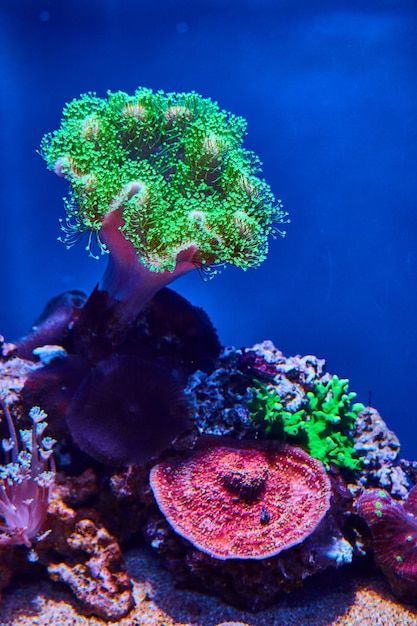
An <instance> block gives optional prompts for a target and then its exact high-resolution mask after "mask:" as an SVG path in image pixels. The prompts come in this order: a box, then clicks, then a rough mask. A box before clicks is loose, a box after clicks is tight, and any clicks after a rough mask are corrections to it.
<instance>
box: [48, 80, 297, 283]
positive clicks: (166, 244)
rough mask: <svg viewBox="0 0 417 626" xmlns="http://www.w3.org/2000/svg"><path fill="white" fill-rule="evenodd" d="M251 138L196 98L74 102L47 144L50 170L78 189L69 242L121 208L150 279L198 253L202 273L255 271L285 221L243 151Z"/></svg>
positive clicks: (91, 97)
mask: <svg viewBox="0 0 417 626" xmlns="http://www.w3.org/2000/svg"><path fill="white" fill-rule="evenodd" d="M245 130H246V122H245V120H244V119H243V118H241V117H236V116H234V115H231V114H229V113H226V112H225V111H223V110H221V109H219V107H218V105H217V104H216V103H214V102H212V101H211V100H209V99H205V98H202V97H201V96H199V95H197V94H196V93H194V92H191V93H179V94H176V93H167V94H165V93H164V92H162V91H158V92H156V93H153V92H152V91H151V90H150V89H145V88H140V89H138V90H137V91H136V92H135V94H134V95H133V96H129V95H128V94H126V93H124V92H121V91H119V92H116V93H111V92H108V94H107V100H105V99H102V98H99V97H97V96H96V95H95V94H93V93H88V94H85V95H83V96H81V97H80V98H79V99H75V100H73V101H72V102H70V103H69V104H67V105H66V107H65V109H64V111H63V120H62V124H61V127H60V128H59V130H57V131H55V132H54V133H50V134H48V135H45V137H44V138H43V140H42V144H41V154H42V156H43V157H44V159H45V160H46V162H47V165H48V167H49V169H51V170H54V171H55V172H56V173H57V174H59V175H60V176H63V177H64V178H65V179H66V180H67V181H68V182H69V184H70V186H71V198H70V200H69V201H67V202H66V210H67V221H66V225H64V226H63V230H64V232H65V234H66V237H65V243H67V245H72V244H73V243H74V242H75V241H76V240H77V239H78V238H79V235H80V233H83V232H84V231H86V230H87V231H90V233H96V234H97V233H98V232H99V231H100V228H101V225H102V222H103V220H104V218H105V217H106V215H108V214H109V212H111V211H114V210H117V209H121V210H122V217H123V225H122V227H121V231H122V233H123V235H124V237H125V238H126V239H127V240H128V241H130V242H131V243H132V244H133V246H134V248H135V250H136V253H137V255H138V257H139V259H140V261H141V262H142V263H143V264H144V265H145V266H146V267H147V268H148V269H150V270H152V271H165V270H166V271H169V272H171V271H173V270H174V268H175V264H176V259H177V255H178V254H179V253H180V252H181V251H182V250H184V249H186V248H188V247H189V246H190V245H195V246H196V247H197V249H198V262H199V265H200V266H204V265H213V264H218V263H229V264H232V265H235V266H237V267H240V268H242V269H247V268H249V267H257V266H258V265H259V264H260V263H261V262H262V261H263V260H264V259H265V256H266V253H267V248H268V235H270V234H272V235H274V234H275V233H279V234H284V233H283V232H281V231H280V230H279V229H278V228H277V224H279V223H283V222H285V217H286V214H285V213H284V212H283V210H282V204H281V202H280V201H279V200H278V201H275V199H274V196H273V194H272V192H271V189H270V187H269V186H268V185H267V184H266V182H265V181H264V180H262V179H260V178H258V177H257V176H256V174H257V172H258V171H259V170H260V162H259V160H258V159H257V157H255V156H254V155H253V154H252V153H251V152H248V151H247V150H245V149H244V148H242V146H241V144H242V140H243V137H244V135H245Z"/></svg>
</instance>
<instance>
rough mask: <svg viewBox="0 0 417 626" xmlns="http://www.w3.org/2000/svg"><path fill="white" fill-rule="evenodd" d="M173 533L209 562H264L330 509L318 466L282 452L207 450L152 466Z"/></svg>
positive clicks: (289, 450) (286, 449)
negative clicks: (209, 560) (204, 554)
mask: <svg viewBox="0 0 417 626" xmlns="http://www.w3.org/2000/svg"><path fill="white" fill-rule="evenodd" d="M150 484H151V488H152V491H153V494H154V496H155V499H156V501H157V503H158V506H159V508H160V510H161V511H162V513H163V514H164V515H165V517H166V519H167V520H168V522H169V523H170V525H171V526H172V527H173V529H174V530H175V531H176V532H177V533H178V534H179V535H181V536H182V537H184V538H185V539H187V540H188V541H190V542H191V543H192V544H193V545H194V546H195V547H197V548H199V549H200V550H201V551H202V552H205V553H206V554H209V555H210V556H212V557H214V558H216V559H221V560H225V559H265V558H268V557H271V556H274V555H276V554H279V553H280V552H281V551H282V550H286V549H288V548H290V547H292V546H294V545H297V544H299V543H301V542H302V541H303V540H304V539H306V538H307V537H308V536H309V535H311V533H312V532H313V531H314V530H315V528H316V527H317V525H318V524H319V522H320V521H321V520H322V519H323V517H324V515H325V514H326V512H327V510H328V508H329V505H330V490H331V489H330V482H329V479H328V476H327V474H326V471H325V469H324V466H323V465H322V463H320V461H317V460H316V459H313V458H312V457H310V456H309V455H308V454H307V453H306V452H304V451H303V450H301V449H299V448H294V447H293V446H289V445H286V444H274V446H272V447H271V446H263V445H262V444H261V443H259V442H257V443H256V445H253V444H248V443H247V444H245V445H239V446H238V445H231V446H211V447H208V448H205V449H202V450H197V451H194V452H192V453H190V454H188V455H187V456H185V457H181V458H176V459H172V460H168V461H165V462H162V463H159V464H158V465H156V466H155V467H154V468H153V469H152V470H151V474H150Z"/></svg>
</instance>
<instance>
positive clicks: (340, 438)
mask: <svg viewBox="0 0 417 626" xmlns="http://www.w3.org/2000/svg"><path fill="white" fill-rule="evenodd" d="M348 385H349V381H348V380H347V379H339V378H338V377H337V376H333V377H332V378H331V379H330V380H329V381H327V382H321V381H316V382H315V383H314V384H313V390H312V391H308V392H307V393H306V398H305V402H304V406H303V407H302V408H301V409H300V410H298V411H296V412H293V413H292V412H291V411H288V410H287V408H286V406H285V402H284V401H283V399H282V398H280V396H279V395H278V393H277V392H276V390H275V389H274V388H273V387H269V386H267V385H265V384H263V383H260V382H258V383H257V387H256V388H254V389H252V392H253V395H252V399H251V400H250V402H249V410H250V411H251V417H252V419H253V421H254V422H255V423H256V424H258V425H260V426H262V427H263V429H264V432H265V434H266V435H267V436H268V437H273V438H276V439H282V440H287V441H289V442H292V443H298V444H300V445H302V446H304V447H305V448H306V449H307V450H308V452H309V453H310V454H311V456H313V457H315V458H316V459H319V460H320V461H322V462H323V463H324V465H325V466H326V467H329V464H330V463H333V464H334V465H337V466H338V467H345V468H348V469H351V470H356V469H359V468H360V467H361V461H360V459H358V458H357V456H356V453H355V449H354V441H353V439H352V437H351V433H352V430H353V426H354V423H355V421H356V418H357V416H358V413H359V412H360V411H362V410H363V409H364V408H365V407H364V406H363V404H360V403H355V404H353V405H352V400H353V399H354V398H355V397H356V394H355V393H353V392H349V391H348Z"/></svg>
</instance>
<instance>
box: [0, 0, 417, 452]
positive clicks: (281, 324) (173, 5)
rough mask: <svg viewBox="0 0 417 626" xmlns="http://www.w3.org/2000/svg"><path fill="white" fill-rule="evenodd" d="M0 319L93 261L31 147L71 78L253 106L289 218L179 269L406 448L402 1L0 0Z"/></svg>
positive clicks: (408, 5) (211, 300)
mask: <svg viewBox="0 0 417 626" xmlns="http://www.w3.org/2000/svg"><path fill="white" fill-rule="evenodd" d="M0 7H1V11H0V17H1V22H0V84H1V99H0V116H1V117H0V124H1V139H0V150H1V153H0V172H1V190H2V193H1V230H0V233H1V235H0V237H1V238H0V257H1V258H0V268H1V307H0V332H2V333H3V334H4V335H5V336H6V337H7V339H9V340H11V339H13V338H16V337H18V336H19V335H22V334H24V333H25V332H26V331H27V330H28V329H29V327H30V326H31V324H32V322H33V320H34V318H35V317H36V316H37V315H38V314H39V313H40V311H41V310H42V309H43V306H44V304H45V303H46V301H47V300H48V299H49V298H50V297H52V296H54V295H57V294H59V293H61V292H62V291H65V290H67V289H72V288H81V289H83V290H85V291H87V292H88V291H90V290H91V288H92V287H93V286H94V284H95V283H96V282H97V280H98V278H99V276H100V274H101V272H102V271H103V268H104V262H105V261H104V260H103V261H100V262H95V261H92V260H90V259H88V258H87V256H86V254H85V252H84V250H83V247H82V246H79V247H78V248H74V249H72V250H71V251H66V250H65V248H64V246H62V245H61V244H59V243H58V242H57V241H56V238H57V236H58V235H59V230H58V218H59V217H60V216H62V215H63V209H62V201H61V197H62V196H63V195H65V194H66V192H67V188H66V184H65V183H64V182H63V181H62V180H60V179H58V178H57V177H56V176H54V175H53V174H51V173H49V172H47V171H46V169H45V166H44V163H43V161H42V159H41V158H40V157H39V156H38V155H37V154H36V152H35V151H36V149H37V148H38V146H39V142H40V139H41V137H42V135H43V134H44V133H45V132H47V131H50V130H54V129H56V128H57V127H58V125H59V123H60V116H61V110H62V107H63V105H64V103H65V102H66V101H68V100H70V99H72V98H73V97H77V96H78V95H79V94H80V93H83V92H86V91H90V90H91V91H97V92H98V94H99V95H100V96H104V95H105V92H106V90H107V89H111V90H114V91H116V90H118V89H122V90H124V91H127V92H133V91H134V90H135V88H136V87H137V86H139V85H141V86H146V87H150V88H153V89H164V90H166V91H188V90H192V89H194V90H195V91H197V92H199V93H201V94H202V95H203V96H210V97H212V98H213V99H215V100H217V101H218V102H219V104H220V105H221V107H223V108H225V109H227V110H230V111H232V112H234V113H236V114H239V115H242V116H244V117H245V118H246V119H247V120H248V133H249V134H248V137H247V142H246V146H247V147H248V148H249V149H251V150H254V151H255V152H256V153H257V154H259V156H260V157H261V159H262V161H263V162H264V175H265V178H266V179H267V180H268V182H269V183H270V184H271V185H272V188H273V190H274V192H275V194H276V196H277V197H280V198H282V199H283V201H284V203H285V207H286V209H287V210H288V211H289V212H290V214H291V219H292V223H291V224H290V226H289V227H288V234H287V237H286V239H285V240H283V241H281V240H279V241H276V242H272V244H271V250H270V254H269V258H268V260H267V261H266V262H265V264H264V265H263V266H262V267H261V268H260V269H258V270H256V271H248V272H246V273H243V272H240V271H237V270H232V269H227V270H226V271H225V272H224V273H223V275H222V276H221V277H219V278H216V279H214V280H213V281H212V282H210V283H203V282H202V281H201V279H200V278H199V275H198V274H197V273H193V274H191V275H188V276H186V277H184V278H182V279H180V280H179V281H177V282H176V283H175V285H174V286H175V288H176V289H177V290H178V291H179V292H180V293H182V294H183V295H185V296H186V297H188V298H189V299H190V300H191V301H192V302H193V303H194V304H199V305H201V306H203V307H204V308H205V309H206V310H207V312H208V313H209V315H210V316H211V318H212V320H213V322H214V323H215V325H216V326H217V328H218V330H219V334H220V338H221V340H222V342H223V343H224V344H227V345H235V346H238V347H240V346H242V345H247V346H248V345H251V344H252V343H254V342H256V341H261V340H263V339H266V338H270V339H272V340H273V341H274V342H275V344H276V345H277V346H278V347H279V348H280V349H281V350H282V351H283V352H284V353H285V354H286V355H288V356H289V355H292V354H295V353H301V354H307V353H314V354H317V355H318V356H320V357H324V358H326V360H327V362H328V369H329V371H331V372H333V373H337V374H339V375H340V376H342V377H348V378H350V380H351V388H352V389H354V390H356V391H357V392H358V395H359V399H360V400H361V401H364V402H365V403H367V402H368V397H369V396H368V394H369V390H372V404H373V405H374V406H375V407H376V408H378V409H379V410H380V412H381V414H382V416H383V418H384V419H385V420H386V421H387V422H388V424H389V426H390V427H391V428H393V429H394V430H395V431H396V433H397V434H398V435H399V437H400V438H401V440H402V444H403V454H404V455H405V456H407V457H408V458H413V459H415V458H417V446H416V434H415V431H416V423H417V420H416V406H415V405H416V382H417V372H416V368H417V358H416V348H417V331H416V318H417V291H416V285H417V250H416V226H417V224H416V221H417V217H416V198H417V177H416V160H417V147H416V139H417V108H416V105H417V82H416V81H417V36H416V33H417V10H416V3H415V2H414V1H406V0H392V1H387V0H385V1H384V0H379V1H373V0H367V1H366V2H363V1H362V0H361V1H356V2H355V1H352V0H349V1H347V0H346V1H343V2H342V1H339V2H337V0H332V1H328V2H326V1H314V0H305V1H304V2H302V1H300V0H286V1H280V0H251V1H250V0H246V1H244V0H241V1H239V0H229V1H220V0H217V1H215V0H207V1H206V2H196V1H195V0H188V1H187V0H178V1H175V2H174V1H171V0H166V1H161V2H158V1H157V0H153V1H151V0H148V1H147V2H144V1H141V0H112V1H110V0H107V1H105V0H94V1H85V0H59V1H58V0H57V1H51V0H50V1H48V0H43V1H40V0H30V1H29V0H27V1H20V0H19V1H17V0H9V1H5V0H2V1H1V2H0Z"/></svg>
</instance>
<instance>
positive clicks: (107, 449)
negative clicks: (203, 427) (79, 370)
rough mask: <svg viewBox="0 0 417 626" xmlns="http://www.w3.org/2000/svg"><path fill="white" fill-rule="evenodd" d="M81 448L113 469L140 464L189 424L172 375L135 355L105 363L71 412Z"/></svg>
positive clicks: (88, 381) (84, 384) (81, 388)
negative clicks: (119, 466)
mask: <svg viewBox="0 0 417 626" xmlns="http://www.w3.org/2000/svg"><path fill="white" fill-rule="evenodd" d="M66 420H67V424H68V427H69V429H70V431H71V435H72V437H73V439H74V441H75V442H76V443H77V445H78V446H79V447H80V448H81V449H82V450H83V451H84V452H87V454H89V455H90V456H92V457H93V458H95V459H96V460H98V461H100V462H102V463H106V464H109V465H140V464H142V463H144V462H146V461H148V460H149V459H150V458H152V457H153V456H155V455H157V454H159V453H160V452H161V451H162V450H164V449H165V448H166V447H168V446H169V444H170V443H171V442H172V440H173V439H174V438H175V437H177V436H178V435H179V434H181V433H182V432H183V431H184V430H185V429H186V427H187V425H188V416H187V405H186V401H185V396H184V394H183V392H182V389H181V388H180V387H179V385H178V384H177V383H176V381H175V380H174V378H173V376H172V375H171V373H170V372H169V371H168V370H166V369H164V368H162V367H159V366H158V365H155V364H154V363H152V362H149V361H145V360H144V359H140V358H138V357H135V356H132V355H115V356H112V357H110V358H109V359H106V360H104V361H101V362H100V363H98V365H97V366H96V367H94V368H93V369H92V370H91V371H90V372H89V374H87V376H86V377H85V378H84V380H83V381H82V383H81V385H80V386H79V388H78V390H77V392H76V394H75V395H74V397H73V399H72V401H71V404H70V406H69V407H68V411H67V414H66Z"/></svg>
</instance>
